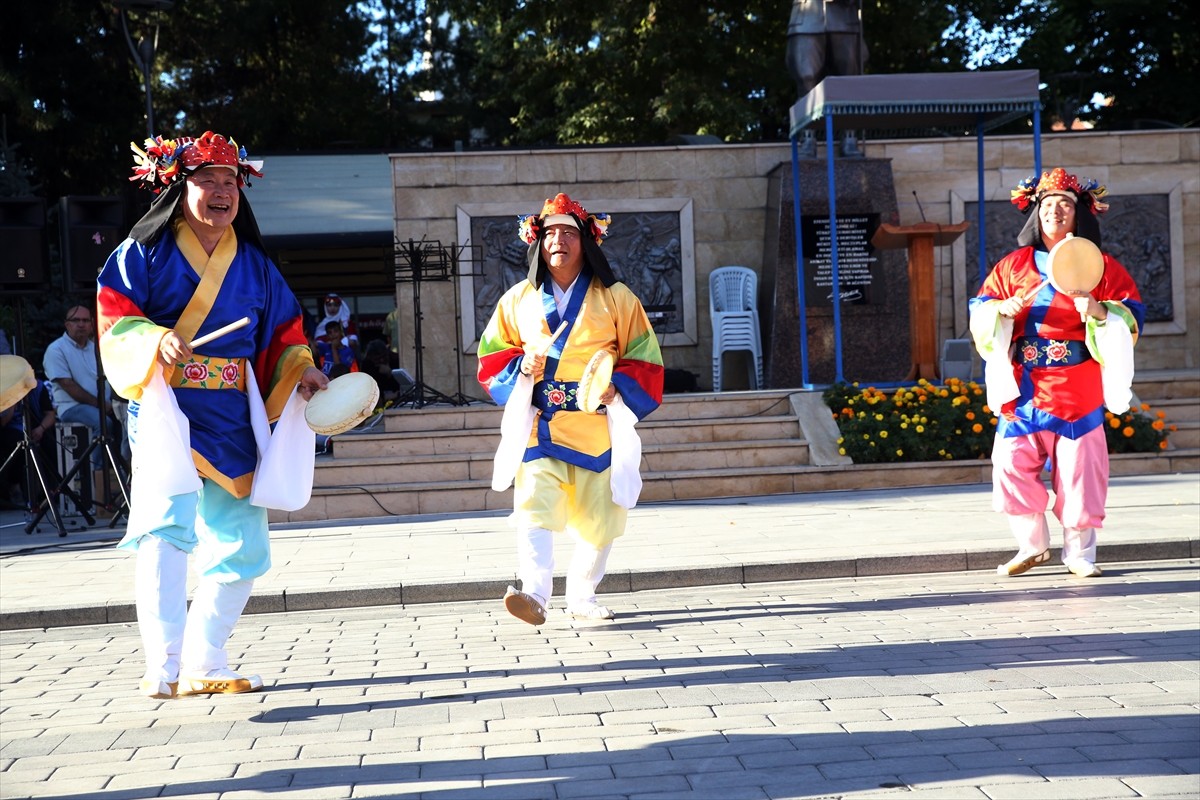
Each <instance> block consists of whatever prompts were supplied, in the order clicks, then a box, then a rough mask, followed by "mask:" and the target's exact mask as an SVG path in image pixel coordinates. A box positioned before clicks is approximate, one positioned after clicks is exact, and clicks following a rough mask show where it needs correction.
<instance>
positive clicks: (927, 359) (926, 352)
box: [871, 222, 970, 381]
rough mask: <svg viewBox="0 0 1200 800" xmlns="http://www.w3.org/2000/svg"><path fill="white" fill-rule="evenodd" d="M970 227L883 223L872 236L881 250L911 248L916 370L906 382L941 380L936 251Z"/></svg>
mask: <svg viewBox="0 0 1200 800" xmlns="http://www.w3.org/2000/svg"><path fill="white" fill-rule="evenodd" d="M968 225H970V223H969V222H960V223H958V224H957V225H941V224H939V223H937V222H920V223H917V224H916V225H889V224H888V223H886V222H885V223H883V224H882V225H880V226H879V229H878V230H877V231H875V235H874V236H872V237H871V244H872V245H874V246H875V247H877V248H879V249H880V250H895V249H899V248H901V247H907V248H908V301H909V330H910V331H911V332H912V369H910V370H909V371H908V377H907V378H906V379H905V380H909V381H914V380H917V379H918V378H924V379H925V380H928V381H937V380H939V379H940V377H941V376H940V375H938V366H937V364H938V361H937V308H936V307H935V306H934V296H933V248H934V247H945V246H946V245H948V244H950V243H952V242H953V241H954V240H955V239H957V238H958V237H959V236H961V235H962V233H963V231H965V230H966V229H967V226H968Z"/></svg>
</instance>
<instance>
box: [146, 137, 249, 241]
mask: <svg viewBox="0 0 1200 800" xmlns="http://www.w3.org/2000/svg"><path fill="white" fill-rule="evenodd" d="M130 147H131V148H132V150H133V177H132V178H130V179H129V180H131V181H139V182H140V183H139V185H140V186H142V187H143V188H146V189H149V190H150V191H152V192H154V194H155V195H156V197H155V198H154V202H153V203H151V205H150V209H149V210H148V211H147V212H146V213H145V214H144V215H142V218H141V219H139V220H138V221H137V222H136V223H135V224H134V226H133V229H132V230H130V231H129V238H130V239H133V240H134V241H137V242H140V243H141V244H143V245H145V246H147V247H149V246H150V245H152V244H154V243H155V242H157V241H158V240H159V239H161V238H162V236H163V233H164V232H165V231H166V230H167V228H168V227H169V226H170V224H171V220H172V218H173V217H174V216H175V215H176V213H177V211H178V209H179V205H180V202H181V201H182V198H183V196H184V194H185V193H186V190H187V183H186V180H185V179H186V178H187V177H188V176H189V175H191V174H193V173H195V172H197V171H198V170H202V169H204V168H205V167H227V168H229V169H231V170H233V171H234V173H236V174H237V185H238V196H239V198H240V199H239V201H238V212H237V216H235V217H234V219H233V230H234V233H236V234H237V236H238V239H239V240H240V241H243V242H250V243H252V244H254V245H256V246H257V247H258V248H259V249H261V250H264V251H265V250H266V246H265V245H264V244H263V240H262V234H261V233H260V232H259V230H258V223H257V222H256V221H255V219H254V212H253V211H251V210H250V204H249V203H247V202H246V198H245V195H244V194H243V193H242V187H243V186H248V185H249V180H248V179H249V177H250V176H251V175H253V176H255V177H256V178H261V177H262V162H261V161H250V160H249V159H247V158H246V149H245V148H244V147H240V146H239V145H238V143H237V142H235V141H234V140H233V139H232V138H228V139H227V138H226V137H224V136H221V135H220V134H216V133H213V132H212V131H205V132H204V135H203V136H201V137H199V138H196V139H193V138H192V137H190V136H180V137H179V138H177V139H164V138H163V137H161V136H156V137H154V138H153V139H147V140H146V143H145V149H144V150H143V149H142V148H141V147H138V146H137V145H136V144H135V143H133V142H130Z"/></svg>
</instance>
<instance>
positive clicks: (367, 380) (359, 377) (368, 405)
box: [304, 372, 379, 436]
mask: <svg viewBox="0 0 1200 800" xmlns="http://www.w3.org/2000/svg"><path fill="white" fill-rule="evenodd" d="M347 379H349V380H347ZM355 383H357V384H361V386H362V387H366V391H365V393H364V392H363V390H362V389H358V390H357V391H358V393H359V394H362V397H361V398H359V399H358V400H357V401H347V400H346V397H345V396H346V394H347V392H351V393H353V392H354V391H355V388H356V387H354V384H355ZM343 386H346V387H349V388H347V389H343V388H340V387H343ZM339 395H341V396H340V397H339ZM347 402H350V403H351V405H350V407H348V408H347V409H346V411H345V414H344V415H343V416H340V417H338V418H337V420H336V421H334V422H329V423H322V422H320V421H317V422H314V421H313V417H320V416H322V415H323V414H324V412H325V411H326V410H327V409H326V407H327V406H330V407H332V406H333V405H334V404H337V403H347ZM378 404H379V384H377V383H376V382H375V379H374V378H372V377H371V376H370V375H368V374H366V373H365V372H348V373H346V374H345V375H341V376H339V377H337V378H334V379H333V380H332V381H330V382H329V386H327V387H326V388H325V389H322V390H321V391H319V392H317V393H316V394H314V395H313V397H312V399H311V400H309V401H308V405H307V406H306V407H305V409H304V421H305V422H307V423H308V427H310V428H312V429H313V431H314V432H316V433H319V434H321V435H323V436H337V435H338V434H340V433H345V432H346V431H348V430H350V429H351V428H353V427H355V426H356V425H358V424H359V423H361V422H362V421H363V420H364V419H366V418H367V417H369V416H371V414H372V413H373V412H374V411H375V406H376V405H378Z"/></svg>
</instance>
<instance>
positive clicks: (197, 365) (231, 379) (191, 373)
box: [171, 356, 246, 392]
mask: <svg viewBox="0 0 1200 800" xmlns="http://www.w3.org/2000/svg"><path fill="white" fill-rule="evenodd" d="M171 386H173V387H176V388H179V389H238V390H239V391H243V392H244V391H246V359H244V358H221V357H219V356H193V357H192V359H191V360H190V361H185V362H183V363H180V364H176V365H175V372H174V373H173V374H172V375H171Z"/></svg>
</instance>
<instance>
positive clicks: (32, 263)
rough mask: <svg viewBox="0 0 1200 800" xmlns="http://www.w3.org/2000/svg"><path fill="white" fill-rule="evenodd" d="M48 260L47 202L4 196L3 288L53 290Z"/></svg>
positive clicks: (0, 216)
mask: <svg viewBox="0 0 1200 800" xmlns="http://www.w3.org/2000/svg"><path fill="white" fill-rule="evenodd" d="M46 261H47V259H46V201H45V200H43V199H42V198H40V197H3V198H0V291H3V292H4V293H6V294H7V293H10V292H26V293H30V294H32V293H35V292H36V293H45V292H48V291H50V275H49V271H48V270H47V269H46Z"/></svg>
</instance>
